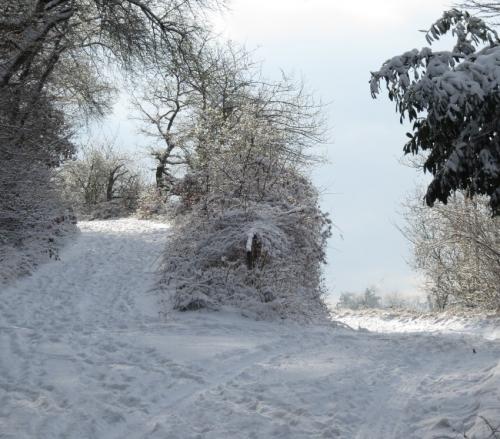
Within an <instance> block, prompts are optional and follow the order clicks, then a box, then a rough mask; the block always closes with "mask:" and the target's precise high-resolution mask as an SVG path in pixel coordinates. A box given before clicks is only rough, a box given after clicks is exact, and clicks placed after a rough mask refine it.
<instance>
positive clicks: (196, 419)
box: [0, 219, 500, 439]
mask: <svg viewBox="0 0 500 439" xmlns="http://www.w3.org/2000/svg"><path fill="white" fill-rule="evenodd" d="M80 227H81V229H82V234H81V236H80V237H79V238H78V240H77V241H76V243H75V244H73V245H72V246H70V247H69V248H67V249H66V250H65V251H64V252H63V254H62V259H61V261H56V262H52V263H50V264H47V265H44V266H42V267H40V269H39V270H38V271H37V272H36V273H35V274H34V275H33V276H31V277H29V278H25V279H22V280H20V281H19V282H17V283H16V284H15V285H13V286H12V287H10V288H8V289H4V290H3V291H1V292H0V438H1V439H14V438H15V439H25V438H40V439H42V438H43V439H57V438H61V439H62V438H65V439H67V438H70V439H73V438H75V439H87V438H89V439H90V438H98V439H124V438H127V439H128V438H131V439H135V438H137V439H139V438H152V439H160V438H161V439H175V438H179V439H195V438H196V439H202V438H209V439H221V438H231V439H233V438H234V439H239V438H255V439H257V438H258V439H262V438H263V439H265V438H274V437H275V438H283V439H285V438H286V439H288V438H304V439H305V438H365V439H368V438H370V439H377V438H381V439H390V438H405V439H406V438H459V437H464V432H466V433H467V437H470V438H472V437H477V438H483V437H484V438H486V437H488V434H487V431H488V430H487V429H486V428H485V423H484V422H483V421H482V419H481V418H480V416H484V417H485V418H486V419H489V420H490V421H491V422H492V423H493V424H496V425H498V424H500V342H499V341H498V340H487V339H485V338H483V337H479V336H476V335H473V334H471V335H468V334H463V333H461V334H456V333H455V334H453V333H432V334H431V333H425V332H423V333H418V334H416V333H368V332H355V331H350V330H347V329H339V328H335V327H334V326H333V325H323V326H309V327H306V328H303V327H299V326H298V325H296V324H293V323H286V322H281V323H266V322H254V321H251V320H249V319H245V318H242V317H239V316H237V315H235V314H228V313H190V314H171V315H168V316H167V317H166V318H165V316H161V315H160V314H159V308H158V306H157V303H156V297H155V296H154V295H153V294H151V293H150V292H149V291H150V289H151V287H152V286H153V284H154V280H155V277H154V268H155V262H156V259H157V258H158V256H159V254H160V253H161V251H162V250H163V248H164V246H165V244H166V239H167V237H168V230H166V227H165V226H163V225H161V224H157V223H152V222H145V221H138V220H134V219H127V220H116V221H104V222H91V223H82V224H81V225H80ZM473 348H474V349H475V350H476V353H473V351H472V349H473Z"/></svg>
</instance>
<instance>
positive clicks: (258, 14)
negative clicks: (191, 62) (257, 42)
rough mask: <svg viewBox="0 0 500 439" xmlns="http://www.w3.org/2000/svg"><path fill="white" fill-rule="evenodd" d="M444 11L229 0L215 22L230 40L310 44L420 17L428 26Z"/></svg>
mask: <svg viewBox="0 0 500 439" xmlns="http://www.w3.org/2000/svg"><path fill="white" fill-rule="evenodd" d="M447 6H448V5H447V2H445V1H443V0H419V1H410V0H385V1H384V2H376V1H373V0H355V1H345V0H233V2H232V3H231V12H229V13H228V14H226V17H219V18H216V20H215V21H216V28H217V29H219V30H221V31H222V32H223V33H224V34H226V35H227V36H229V37H231V38H234V39H241V38H243V39H246V38H247V36H249V35H250V36H255V35H258V36H259V38H262V39H268V38H273V39H280V38H290V36H292V35H296V36H300V37H303V38H305V39H311V38H314V37H316V36H325V35H338V34H342V33H344V32H345V31H346V30H347V31H349V32H354V33H356V34H357V35H359V36H362V35H366V34H371V33H373V32H374V31H377V32H385V31H390V29H391V28H392V29H394V28H397V27H402V26H405V25H407V24H408V23H415V22H416V24H417V25H418V24H419V23H418V21H419V20H418V17H419V16H421V17H422V18H424V20H423V21H422V23H421V25H422V26H427V25H429V24H430V23H428V20H429V19H431V20H433V19H435V18H438V16H439V15H440V14H441V12H442V11H443V9H446V8H447ZM430 17H432V18H430Z"/></svg>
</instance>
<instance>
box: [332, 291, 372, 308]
mask: <svg viewBox="0 0 500 439" xmlns="http://www.w3.org/2000/svg"><path fill="white" fill-rule="evenodd" d="M376 292H377V291H376V289H375V288H374V287H370V288H367V289H366V290H365V291H364V292H363V293H351V292H344V293H342V294H341V295H340V298H339V300H338V302H337V308H338V309H354V310H357V309H373V308H382V303H381V302H382V298H381V297H380V296H378V295H377V294H376Z"/></svg>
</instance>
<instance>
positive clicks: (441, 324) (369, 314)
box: [332, 309, 500, 340]
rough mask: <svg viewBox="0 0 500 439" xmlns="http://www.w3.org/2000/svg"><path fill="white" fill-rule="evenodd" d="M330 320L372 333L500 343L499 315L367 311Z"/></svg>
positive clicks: (341, 312) (334, 314) (336, 312)
mask: <svg viewBox="0 0 500 439" xmlns="http://www.w3.org/2000/svg"><path fill="white" fill-rule="evenodd" d="M332 318H333V319H335V320H338V321H340V322H343V323H345V324H347V325H349V326H351V327H352V328H355V329H358V328H364V329H367V330H369V331H376V332H426V333H462V334H470V335H478V336H481V337H484V338H486V339H488V340H495V339H500V315H498V314H488V313H480V312H473V311H471V312H460V311H453V312H442V313H421V312H416V311H402V310H401V311H400V310H384V309H368V310H357V311H352V310H343V309H342V310H337V309H334V310H333V311H332Z"/></svg>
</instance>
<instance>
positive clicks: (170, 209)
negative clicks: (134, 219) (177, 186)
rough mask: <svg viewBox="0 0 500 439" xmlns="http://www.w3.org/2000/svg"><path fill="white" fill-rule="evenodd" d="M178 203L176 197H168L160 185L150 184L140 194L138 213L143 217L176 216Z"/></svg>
mask: <svg viewBox="0 0 500 439" xmlns="http://www.w3.org/2000/svg"><path fill="white" fill-rule="evenodd" d="M178 205H179V202H176V200H175V198H174V197H166V196H165V195H163V194H162V193H161V190H160V189H159V188H158V187H156V186H153V185H149V186H146V187H144V188H143V190H142V192H141V194H140V195H139V199H138V201H137V210H136V215H137V216H138V217H139V218H141V219H151V218H174V217H175V214H176V212H177V209H178Z"/></svg>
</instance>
